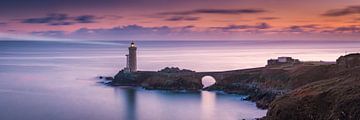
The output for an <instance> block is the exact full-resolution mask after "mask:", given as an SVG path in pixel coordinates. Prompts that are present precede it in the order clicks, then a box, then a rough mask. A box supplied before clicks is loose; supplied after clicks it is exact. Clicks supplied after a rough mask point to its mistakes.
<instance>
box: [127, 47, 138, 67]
mask: <svg viewBox="0 0 360 120" xmlns="http://www.w3.org/2000/svg"><path fill="white" fill-rule="evenodd" d="M126 66H127V67H128V69H129V71H130V72H136V69H137V66H136V45H135V43H134V42H131V44H130V46H129V54H128V55H127V65H126Z"/></svg>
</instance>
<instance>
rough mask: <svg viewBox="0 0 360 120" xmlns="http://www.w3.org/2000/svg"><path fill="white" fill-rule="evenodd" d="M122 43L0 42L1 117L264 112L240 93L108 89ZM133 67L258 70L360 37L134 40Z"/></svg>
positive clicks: (344, 46)
mask: <svg viewBox="0 0 360 120" xmlns="http://www.w3.org/2000/svg"><path fill="white" fill-rule="evenodd" d="M128 44H129V42H35V41H26V42H25V41H16V42H14V41H13V42H11V41H0V77H1V78H2V79H1V81H0V96H1V97H0V108H1V109H0V119H1V120H24V119H33V120H78V119H87V120H99V119H104V120H168V119H172V120H198V119H200V120H201V119H202V120H236V119H243V118H244V119H252V118H257V117H261V116H264V115H265V114H266V110H259V109H257V108H256V107H255V104H254V103H251V102H247V101H242V100H241V98H242V96H238V95H228V94H221V93H215V92H206V91H203V92H199V93H187V92H169V91H147V90H142V89H139V88H124V87H117V88H113V87H107V86H103V85H101V84H99V83H97V82H98V80H97V79H95V78H96V77H97V76H99V75H105V76H112V75H114V74H116V73H117V72H118V70H120V69H121V68H123V67H124V66H125V56H124V55H125V54H126V53H127V47H128ZM137 46H138V68H139V69H140V70H159V69H161V68H164V67H166V66H177V67H181V68H187V69H192V70H196V71H219V70H231V69H243V68H250V67H260V66H264V65H265V64H266V60H267V59H269V58H276V57H278V56H292V57H294V58H299V59H301V60H305V61H320V60H323V61H335V59H336V58H337V57H338V56H340V55H344V54H345V52H348V53H350V52H359V51H360V48H359V46H360V42H264V41H261V42H249V41H248V42H159V41H158V42H156V41H152V42H137Z"/></svg>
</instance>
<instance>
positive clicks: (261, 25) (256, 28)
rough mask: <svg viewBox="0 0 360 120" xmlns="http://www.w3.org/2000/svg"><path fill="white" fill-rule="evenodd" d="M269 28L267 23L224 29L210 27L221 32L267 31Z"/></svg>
mask: <svg viewBox="0 0 360 120" xmlns="http://www.w3.org/2000/svg"><path fill="white" fill-rule="evenodd" d="M269 28H271V26H270V25H269V24H267V23H259V24H256V25H229V26H226V27H212V28H211V29H215V30H222V31H232V30H246V29H255V30H260V29H269Z"/></svg>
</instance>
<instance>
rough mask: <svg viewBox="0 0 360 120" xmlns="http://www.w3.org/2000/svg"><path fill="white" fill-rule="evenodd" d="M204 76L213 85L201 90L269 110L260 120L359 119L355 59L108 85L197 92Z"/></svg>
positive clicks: (150, 75) (168, 73) (146, 75)
mask: <svg viewBox="0 0 360 120" xmlns="http://www.w3.org/2000/svg"><path fill="white" fill-rule="evenodd" d="M206 75H210V76H213V77H214V78H215V79H216V83H215V84H214V85H213V86H210V87H208V88H204V89H205V90H221V91H225V92H228V93H236V94H243V95H249V97H248V98H247V99H248V100H251V101H254V102H256V103H257V106H258V107H259V108H263V109H267V108H268V109H269V111H268V113H267V116H266V117H264V118H263V119H268V120H288V119H298V120H308V119H309V120H314V119H340V120H341V119H353V120H356V119H360V116H359V115H360V112H359V111H360V109H359V108H360V104H359V103H360V77H359V76H360V54H349V55H346V56H341V57H339V58H338V59H337V60H336V64H335V63H327V62H301V63H298V64H281V65H271V66H266V67H260V68H252V69H243V70H233V71H222V72H195V71H191V70H181V69H178V68H165V69H163V70H160V71H157V72H151V71H141V72H135V73H125V72H123V71H120V72H119V73H118V74H117V75H116V76H115V78H114V80H113V81H112V82H111V83H110V84H111V85H131V86H142V87H144V88H146V89H165V90H201V89H203V88H202V87H203V85H202V84H201V78H202V77H203V76H206Z"/></svg>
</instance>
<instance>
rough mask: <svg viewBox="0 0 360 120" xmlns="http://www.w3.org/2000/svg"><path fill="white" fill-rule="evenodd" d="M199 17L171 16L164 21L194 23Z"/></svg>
mask: <svg viewBox="0 0 360 120" xmlns="http://www.w3.org/2000/svg"><path fill="white" fill-rule="evenodd" d="M199 19H200V17H191V16H173V17H170V18H167V19H165V21H196V20H199Z"/></svg>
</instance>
